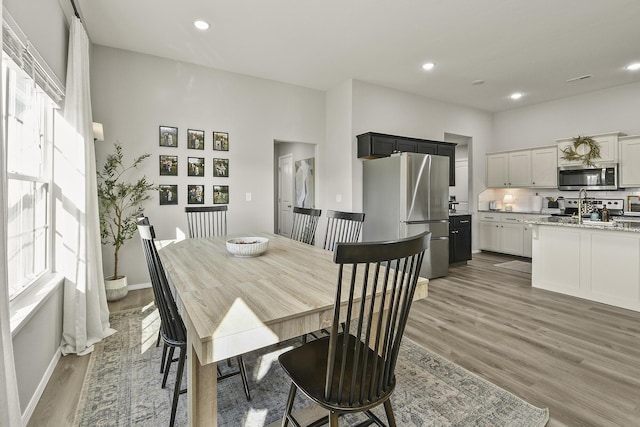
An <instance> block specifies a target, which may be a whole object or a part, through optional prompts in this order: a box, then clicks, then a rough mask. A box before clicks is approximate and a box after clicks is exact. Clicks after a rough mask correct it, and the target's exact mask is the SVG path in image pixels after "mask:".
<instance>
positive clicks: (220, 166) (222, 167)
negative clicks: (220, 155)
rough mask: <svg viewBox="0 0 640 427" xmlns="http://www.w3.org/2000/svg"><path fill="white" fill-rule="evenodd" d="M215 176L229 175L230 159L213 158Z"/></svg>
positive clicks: (226, 176) (225, 176) (223, 176)
mask: <svg viewBox="0 0 640 427" xmlns="http://www.w3.org/2000/svg"><path fill="white" fill-rule="evenodd" d="M213 176H215V177H222V178H228V177H229V159H213Z"/></svg>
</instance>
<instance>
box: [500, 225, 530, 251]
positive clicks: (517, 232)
mask: <svg viewBox="0 0 640 427" xmlns="http://www.w3.org/2000/svg"><path fill="white" fill-rule="evenodd" d="M500 252H502V253H505V254H511V255H520V256H522V254H523V252H524V224H522V223H519V224H508V223H502V224H500Z"/></svg>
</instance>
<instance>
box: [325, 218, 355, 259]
mask: <svg viewBox="0 0 640 427" xmlns="http://www.w3.org/2000/svg"><path fill="white" fill-rule="evenodd" d="M363 222H364V213H359V212H341V211H332V210H328V211H327V231H326V232H325V234H324V248H325V249H327V250H330V251H332V250H333V248H334V247H335V244H336V243H338V242H341V243H354V242H357V241H358V239H359V238H360V231H361V230H362V223H363Z"/></svg>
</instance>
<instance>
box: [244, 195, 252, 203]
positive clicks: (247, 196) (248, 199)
mask: <svg viewBox="0 0 640 427" xmlns="http://www.w3.org/2000/svg"><path fill="white" fill-rule="evenodd" d="M244 198H245V200H246V201H247V202H250V201H251V193H245V194H244Z"/></svg>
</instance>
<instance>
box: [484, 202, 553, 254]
mask: <svg viewBox="0 0 640 427" xmlns="http://www.w3.org/2000/svg"><path fill="white" fill-rule="evenodd" d="M543 217H544V216H543V215H535V214H510V213H504V212H495V213H494V212H481V213H480V244H479V245H478V246H479V248H480V249H482V250H486V251H492V252H500V253H505V254H510V255H518V256H524V257H529V258H531V226H530V225H529V224H525V223H523V222H522V221H524V220H534V219H538V218H543Z"/></svg>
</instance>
